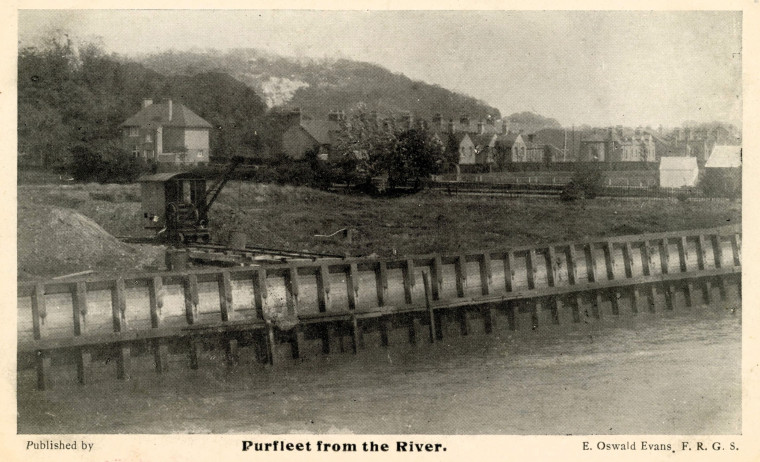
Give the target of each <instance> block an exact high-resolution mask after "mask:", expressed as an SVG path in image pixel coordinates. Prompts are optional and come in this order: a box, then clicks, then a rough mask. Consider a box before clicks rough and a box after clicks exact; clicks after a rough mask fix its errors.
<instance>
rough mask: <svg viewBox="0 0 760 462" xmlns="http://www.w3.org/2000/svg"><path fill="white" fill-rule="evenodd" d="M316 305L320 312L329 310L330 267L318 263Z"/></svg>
mask: <svg viewBox="0 0 760 462" xmlns="http://www.w3.org/2000/svg"><path fill="white" fill-rule="evenodd" d="M317 305H318V309H319V312H320V313H324V312H326V311H329V310H330V267H329V266H327V265H320V266H319V269H318V270H317Z"/></svg>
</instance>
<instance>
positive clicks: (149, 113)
mask: <svg viewBox="0 0 760 462" xmlns="http://www.w3.org/2000/svg"><path fill="white" fill-rule="evenodd" d="M159 125H160V126H164V127H187V128H212V126H211V124H210V123H208V122H206V121H205V120H204V119H203V118H201V116H199V115H198V114H196V113H194V112H193V111H191V110H190V109H188V107H187V106H185V105H184V104H182V103H176V102H174V103H172V117H171V119H169V101H164V102H163V103H156V104H151V105H150V106H148V107H146V108H143V109H141V110H140V111H138V112H137V114H135V115H133V116H132V117H130V118H129V119H127V120H125V121H124V122H122V124H121V125H119V126H120V127H146V128H155V127H157V126H159Z"/></svg>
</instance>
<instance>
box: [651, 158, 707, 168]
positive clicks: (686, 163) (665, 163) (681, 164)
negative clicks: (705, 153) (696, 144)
mask: <svg viewBox="0 0 760 462" xmlns="http://www.w3.org/2000/svg"><path fill="white" fill-rule="evenodd" d="M697 168H698V167H697V158H696V157H661V158H660V170H696V169H697Z"/></svg>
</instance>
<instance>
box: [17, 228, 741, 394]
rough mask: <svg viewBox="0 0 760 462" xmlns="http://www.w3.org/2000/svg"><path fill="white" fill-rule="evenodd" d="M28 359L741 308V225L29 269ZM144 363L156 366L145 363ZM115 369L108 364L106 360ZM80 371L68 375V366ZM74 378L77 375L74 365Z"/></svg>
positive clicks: (255, 347) (423, 335)
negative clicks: (482, 246) (93, 268)
mask: <svg viewBox="0 0 760 462" xmlns="http://www.w3.org/2000/svg"><path fill="white" fill-rule="evenodd" d="M17 307H18V308H17V309H18V351H19V369H20V371H24V370H35V371H36V376H37V387H38V388H39V389H46V388H48V387H50V386H51V384H53V383H54V382H56V378H57V379H58V380H64V377H68V376H69V375H72V374H73V371H74V370H75V371H76V380H77V381H79V382H80V383H83V384H84V383H88V382H90V381H92V380H95V377H94V376H93V374H94V372H93V371H95V370H96V368H93V364H94V363H95V362H101V360H104V361H103V362H101V364H108V365H109V366H108V367H105V370H107V371H112V372H111V373H109V375H110V374H113V375H114V376H116V377H117V378H119V379H126V378H129V377H130V376H132V375H133V374H134V373H135V370H138V369H139V370H142V369H140V368H133V367H132V364H133V362H141V363H142V364H145V362H146V361H149V362H151V363H152V366H151V367H152V368H154V369H155V371H156V372H158V373H163V372H165V371H166V370H167V368H168V367H169V362H170V357H173V358H175V359H174V361H175V364H176V357H177V355H178V354H181V355H182V356H184V358H185V364H186V365H187V366H188V367H190V368H198V367H199V364H200V361H199V358H200V357H201V356H202V355H203V352H204V349H209V348H215V349H216V348H218V349H220V351H223V352H224V357H225V358H226V361H228V362H229V363H230V364H234V363H235V362H236V361H237V358H239V357H240V355H243V354H246V355H250V356H251V357H253V358H254V360H255V361H256V362H258V363H260V364H262V365H268V366H274V365H276V364H278V363H281V362H285V361H292V360H294V359H298V360H303V359H304V358H308V357H313V356H319V355H325V354H335V353H349V354H351V353H354V354H355V353H360V352H361V351H362V350H364V349H369V348H384V347H388V346H389V345H393V344H397V343H404V344H420V343H436V342H439V341H441V340H443V339H445V338H447V337H449V336H467V335H474V334H476V333H484V334H489V333H493V332H497V331H500V330H505V331H518V332H525V333H528V334H530V335H542V333H544V332H554V331H557V330H562V329H573V328H576V327H577V326H584V325H588V324H594V323H603V322H606V321H609V320H613V321H614V320H616V319H621V318H624V317H634V316H652V315H661V314H663V315H667V314H675V313H691V312H697V311H702V310H706V309H709V310H718V311H720V312H727V313H734V315H739V316H740V315H741V229H740V227H739V226H730V227H723V228H715V229H702V230H693V231H682V232H670V233H659V234H645V235H636V236H623V237H613V238H607V239H596V240H591V241H585V242H564V243H554V244H548V245H543V246H535V247H520V248H511V249H502V250H491V251H484V252H479V253H472V254H470V253H467V254H459V255H422V256H411V257H405V258H400V259H388V260H385V259H371V258H358V259H343V260H337V259H317V260H314V261H291V262H288V263H286V264H277V265H267V266H259V267H250V266H248V267H246V266H243V267H234V268H213V269H209V268H203V269H191V270H184V271H172V272H162V273H128V274H123V275H121V276H118V277H94V276H90V277H81V278H74V279H70V280H66V281H60V280H50V281H43V282H28V283H20V284H19V285H18V304H17ZM143 369H144V368H143ZM97 370H98V371H100V372H99V373H103V370H104V367H99V368H97ZM67 374H68V375H67ZM72 380H73V378H72Z"/></svg>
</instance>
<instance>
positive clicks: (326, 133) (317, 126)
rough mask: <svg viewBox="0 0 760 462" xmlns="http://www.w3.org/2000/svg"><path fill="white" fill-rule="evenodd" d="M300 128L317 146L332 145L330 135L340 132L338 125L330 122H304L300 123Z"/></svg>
mask: <svg viewBox="0 0 760 462" xmlns="http://www.w3.org/2000/svg"><path fill="white" fill-rule="evenodd" d="M301 128H303V129H304V130H305V131H306V133H308V134H309V135H311V137H312V138H314V139H315V140H316V141H317V143H319V144H332V142H333V140H332V137H331V135H330V133H334V132H338V131H340V125H338V123H337V122H334V121H332V120H304V121H302V122H301Z"/></svg>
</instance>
